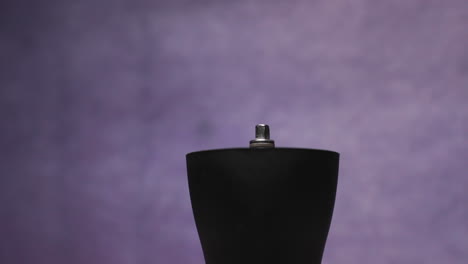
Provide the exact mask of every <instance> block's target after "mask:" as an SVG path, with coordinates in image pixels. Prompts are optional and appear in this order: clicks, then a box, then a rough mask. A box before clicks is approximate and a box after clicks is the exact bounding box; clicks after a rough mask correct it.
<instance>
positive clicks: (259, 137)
mask: <svg viewBox="0 0 468 264" xmlns="http://www.w3.org/2000/svg"><path fill="white" fill-rule="evenodd" d="M250 147H251V148H274V147H275V141H274V140H272V139H270V127H269V126H268V125H266V124H258V125H256V126H255V139H253V140H251V141H250Z"/></svg>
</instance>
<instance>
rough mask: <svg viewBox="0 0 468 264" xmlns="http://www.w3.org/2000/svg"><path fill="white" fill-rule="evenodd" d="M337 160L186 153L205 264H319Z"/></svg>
mask: <svg viewBox="0 0 468 264" xmlns="http://www.w3.org/2000/svg"><path fill="white" fill-rule="evenodd" d="M338 163H339V154H338V153H336V152H332V151H325V150H313V149H293V148H269V149H220V150H209V151H200V152H193V153H189V154H187V169H188V180H189V189H190V197H191V200H192V207H193V213H194V216H195V221H196V226H197V229H198V234H199V236H200V240H201V243H202V248H203V253H204V256H205V261H206V264H250V263H251V264H263V263H268V264H276V263H277V264H296V263H301V264H304V263H307V264H319V263H321V259H322V255H323V250H324V247H325V242H326V239H327V235H328V230H329V227H330V222H331V218H332V213H333V206H334V202H335V194H336V187H337V177H338Z"/></svg>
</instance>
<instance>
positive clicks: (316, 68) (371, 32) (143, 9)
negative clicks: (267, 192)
mask: <svg viewBox="0 0 468 264" xmlns="http://www.w3.org/2000/svg"><path fill="white" fill-rule="evenodd" d="M0 87H1V90H0V91H1V92H0V116H1V132H0V133H1V137H0V150H1V151H0V153H1V159H0V162H1V164H0V175H1V178H0V263H5V264H16V263H18V264H19V263H21V264H22V263H37V264H42V263H47V264H49V263H67V264H74V263H87V264H98V263H112V264H121V263H122V264H123V263H132V264H133V263H135V264H144V263H158V264H159V263H161V264H165V263H168V264H169V263H171V264H176V263H177V264H179V263H180V264H185V263H194V264H201V263H203V257H202V252H201V248H200V244H199V240H198V236H197V233H196V229H195V225H194V221H193V217H192V212H191V207H190V200H189V196H188V189H187V181H186V171H185V170H186V167H185V154H186V153H187V152H191V151H195V150H201V149H210V148H224V147H242V146H247V144H248V140H250V139H251V138H252V137H253V127H254V125H255V124H256V123H260V122H265V123H268V124H270V125H271V127H272V137H273V138H274V139H275V140H276V142H277V145H279V146H292V147H307V148H326V149H332V150H336V151H338V152H340V153H341V167H340V181H339V187H338V196H337V201H336V207H335V215H334V219H333V222H332V227H331V231H330V235H329V240H328V243H327V248H326V251H325V256H324V263H325V264H327V263H328V264H331V263H335V264H340V263H343V264H344V263H346V264H354V263H356V264H358V263H359V264H365V263H369V264H370V263H382V264H391V263H411V264H413V263H425V264H440V263H450V264H466V263H468V194H467V189H468V162H467V160H468V144H467V143H468V2H467V1H466V0H446V1H428V0H418V1H408V0H396V1H371V0H353V1H350V0H347V1H345V0H329V1H325V0H322V1H260V0H258V1H247V0H240V1H227V0H226V1H209V0H205V1H166V3H164V2H163V1H149V0H143V1H132V0H121V1H110V0H105V1H91V0H90V1H75V2H73V1H59V0H47V1H29V2H22V1H10V2H7V1H2V2H1V4H0Z"/></svg>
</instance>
